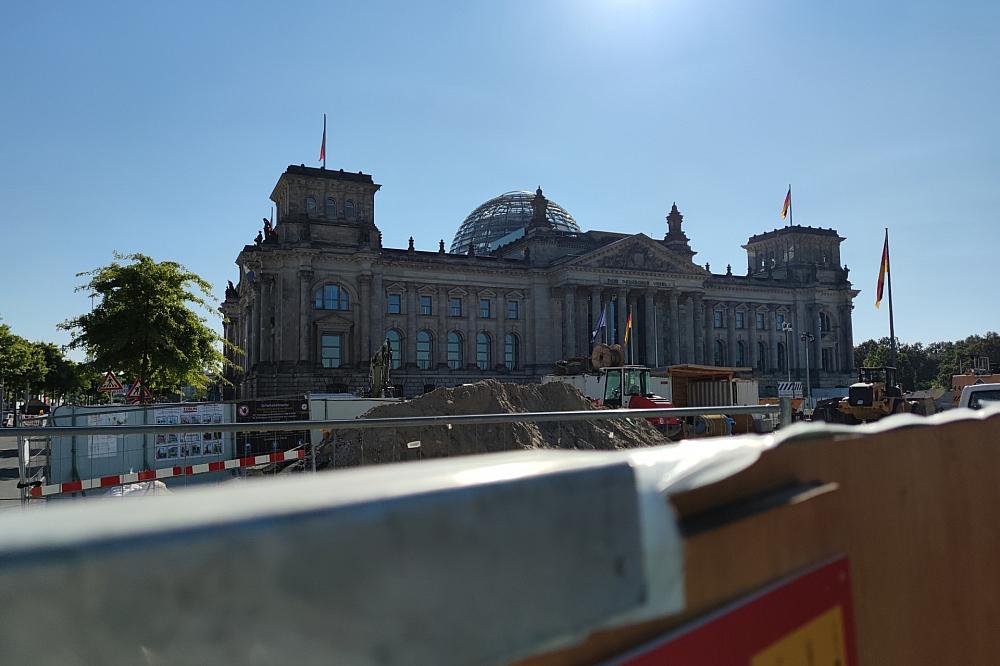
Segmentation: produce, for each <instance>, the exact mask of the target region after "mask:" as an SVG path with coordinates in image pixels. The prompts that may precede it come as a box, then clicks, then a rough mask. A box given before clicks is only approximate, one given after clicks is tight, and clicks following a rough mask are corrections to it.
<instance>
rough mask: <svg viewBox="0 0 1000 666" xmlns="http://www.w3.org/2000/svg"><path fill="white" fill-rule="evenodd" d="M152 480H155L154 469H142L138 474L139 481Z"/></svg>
mask: <svg viewBox="0 0 1000 666" xmlns="http://www.w3.org/2000/svg"><path fill="white" fill-rule="evenodd" d="M154 479H156V470H155V469H144V470H142V471H141V472H139V480H140V481H152V480H154Z"/></svg>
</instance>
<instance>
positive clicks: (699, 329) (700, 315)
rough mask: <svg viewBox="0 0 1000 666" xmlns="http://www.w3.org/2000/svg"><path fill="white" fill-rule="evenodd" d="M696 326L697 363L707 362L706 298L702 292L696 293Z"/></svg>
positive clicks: (695, 347)
mask: <svg viewBox="0 0 1000 666" xmlns="http://www.w3.org/2000/svg"><path fill="white" fill-rule="evenodd" d="M694 304H695V305H694V307H695V326H696V335H697V340H696V341H695V346H694V349H695V358H696V359H697V360H696V361H695V362H696V363H702V364H704V363H706V359H705V299H704V296H703V295H702V294H697V293H696V294H695V295H694Z"/></svg>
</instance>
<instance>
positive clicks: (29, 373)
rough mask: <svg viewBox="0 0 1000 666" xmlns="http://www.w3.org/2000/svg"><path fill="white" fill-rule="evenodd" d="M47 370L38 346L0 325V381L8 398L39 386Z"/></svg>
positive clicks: (43, 356) (7, 327) (4, 325)
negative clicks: (0, 380)
mask: <svg viewBox="0 0 1000 666" xmlns="http://www.w3.org/2000/svg"><path fill="white" fill-rule="evenodd" d="M47 370H48V368H46V366H45V355H44V353H43V352H42V350H41V348H40V347H38V345H35V344H33V343H31V342H29V341H28V340H25V339H24V338H22V337H21V336H19V335H15V334H14V333H13V332H12V331H11V330H10V327H9V326H7V325H6V324H0V379H2V380H3V385H4V392H5V394H6V395H7V397H8V398H10V397H11V396H15V395H17V394H18V393H19V392H22V391H28V390H30V389H31V388H32V387H33V386H34V387H37V386H39V385H41V383H42V382H43V381H44V380H45V374H46V372H47Z"/></svg>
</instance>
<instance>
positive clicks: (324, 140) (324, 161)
mask: <svg viewBox="0 0 1000 666" xmlns="http://www.w3.org/2000/svg"><path fill="white" fill-rule="evenodd" d="M323 168H324V169H325V168H326V114H325V113H324V114H323Z"/></svg>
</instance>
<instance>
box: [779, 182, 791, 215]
mask: <svg viewBox="0 0 1000 666" xmlns="http://www.w3.org/2000/svg"><path fill="white" fill-rule="evenodd" d="M791 207H792V186H791V185H789V186H788V194H786V195H785V203H783V204H782V205H781V219H785V218H786V217H788V209H789V208H791Z"/></svg>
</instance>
